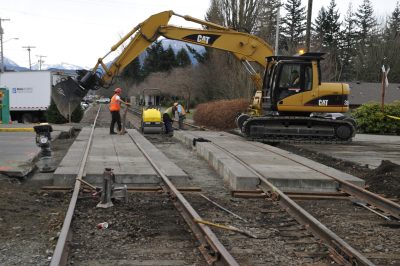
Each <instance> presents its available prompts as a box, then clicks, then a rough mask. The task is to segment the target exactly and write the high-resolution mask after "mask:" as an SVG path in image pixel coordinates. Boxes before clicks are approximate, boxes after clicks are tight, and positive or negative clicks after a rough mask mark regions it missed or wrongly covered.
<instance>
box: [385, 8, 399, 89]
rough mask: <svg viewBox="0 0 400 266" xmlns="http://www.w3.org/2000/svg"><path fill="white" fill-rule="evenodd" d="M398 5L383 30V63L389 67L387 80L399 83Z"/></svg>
mask: <svg viewBox="0 0 400 266" xmlns="http://www.w3.org/2000/svg"><path fill="white" fill-rule="evenodd" d="M399 51H400V4H399V2H397V3H396V7H395V9H394V10H393V12H392V15H391V16H390V17H389V18H388V22H387V26H386V30H385V56H384V59H385V60H384V62H383V64H385V65H386V66H390V68H391V71H390V75H389V79H390V80H391V82H396V83H400V56H399V55H398V53H399Z"/></svg>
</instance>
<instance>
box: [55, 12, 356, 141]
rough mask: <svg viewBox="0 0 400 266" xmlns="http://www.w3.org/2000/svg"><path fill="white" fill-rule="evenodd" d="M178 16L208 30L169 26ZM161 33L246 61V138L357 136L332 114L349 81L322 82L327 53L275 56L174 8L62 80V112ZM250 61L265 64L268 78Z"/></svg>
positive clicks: (343, 100)
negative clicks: (251, 90)
mask: <svg viewBox="0 0 400 266" xmlns="http://www.w3.org/2000/svg"><path fill="white" fill-rule="evenodd" d="M173 15H175V16H178V17H181V18H183V19H185V20H187V21H191V22H194V23H197V24H199V25H201V26H203V28H205V29H193V28H184V27H177V26H173V25H168V21H169V20H170V18H171V17H172V16H173ZM161 36H162V37H165V38H168V39H173V40H179V41H184V42H187V43H193V44H198V45H202V46H205V47H210V48H215V49H220V50H223V51H228V52H230V53H232V54H233V55H234V56H235V57H236V58H237V59H238V60H240V61H241V62H242V63H243V65H244V66H245V68H246V69H247V70H248V71H249V72H250V76H251V79H252V80H253V81H254V83H255V88H256V92H255V95H254V97H253V98H252V100H251V103H250V105H249V108H248V111H247V112H246V113H243V114H240V115H239V116H238V117H237V120H236V123H237V125H238V127H239V129H240V130H241V132H242V134H243V135H244V136H245V137H247V138H249V139H253V140H260V141H265V142H286V141H298V140H300V141H303V140H311V141H318V142H336V141H341V142H343V141H348V140H351V138H352V137H353V136H354V135H355V127H356V125H355V122H354V120H353V119H351V118H348V117H346V116H343V115H333V114H332V113H345V112H347V111H348V110H349V101H348V96H349V93H350V89H349V86H348V85H347V84H344V83H322V82H321V68H320V61H321V60H322V59H323V58H322V55H323V54H321V53H306V54H303V55H300V56H274V55H273V54H274V53H273V49H272V48H271V46H270V45H269V44H267V43H266V42H265V41H263V40H262V39H260V38H258V37H257V36H254V35H251V34H247V33H243V32H238V31H235V30H233V29H230V28H227V27H223V26H221V25H217V24H214V23H211V22H207V21H204V20H200V19H196V18H193V17H190V16H182V15H179V14H176V13H174V12H173V11H164V12H161V13H158V14H155V15H152V16H150V17H149V18H148V19H147V20H145V21H143V22H142V23H140V24H139V25H137V26H136V27H134V28H133V29H132V30H131V31H130V32H129V33H127V34H126V35H125V36H124V37H123V38H122V39H121V40H120V41H119V42H118V43H116V44H115V45H114V46H112V47H111V50H110V51H109V52H108V53H107V54H106V55H105V56H104V57H102V58H99V59H98V61H97V63H96V65H95V66H94V68H93V69H92V70H91V71H87V70H81V71H78V77H77V78H69V79H67V80H64V81H63V82H60V83H59V84H57V85H56V86H55V87H54V89H53V99H54V101H55V102H56V105H57V107H58V108H59V110H60V112H61V113H62V114H67V113H68V108H72V107H74V105H76V101H77V102H78V103H79V101H80V100H81V99H82V98H83V97H84V95H85V94H86V93H87V92H88V91H89V90H93V89H97V88H100V87H107V86H110V84H111V83H112V80H113V78H115V77H116V76H117V75H118V74H119V73H120V72H121V71H122V70H123V69H124V68H125V67H126V66H127V65H128V64H129V63H130V62H132V61H133V60H134V59H135V58H137V57H138V56H139V55H140V54H141V53H142V52H143V51H144V50H145V49H146V48H147V47H148V46H150V45H151V44H152V43H153V42H154V41H156V40H157V39H158V38H159V37H161ZM125 42H128V44H127V45H126V46H125V48H124V49H123V50H122V52H121V53H120V55H119V56H118V57H116V59H115V60H114V61H113V62H112V64H111V65H109V66H107V65H106V64H105V63H104V59H105V58H106V57H107V56H108V55H109V54H110V53H112V52H114V51H116V50H117V49H118V48H119V47H121V45H122V44H124V43H125ZM251 62H253V63H256V64H258V65H260V66H262V67H263V69H264V70H265V74H264V76H263V78H262V77H261V75H260V74H259V73H257V72H256V71H255V70H254V68H253V66H252V65H251V64H250V63H251Z"/></svg>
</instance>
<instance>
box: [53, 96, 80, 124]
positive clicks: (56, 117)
mask: <svg viewBox="0 0 400 266" xmlns="http://www.w3.org/2000/svg"><path fill="white" fill-rule="evenodd" d="M83 113H84V112H83V110H82V108H81V105H78V106H77V107H76V108H75V110H74V111H73V112H72V114H71V122H76V123H79V122H80V121H81V119H82V117H83ZM46 120H47V122H49V123H53V124H63V123H67V122H68V120H67V119H65V118H64V117H63V116H62V115H61V114H60V112H59V111H58V109H57V107H56V105H55V103H54V102H53V101H51V104H50V106H49V108H48V109H47V111H46Z"/></svg>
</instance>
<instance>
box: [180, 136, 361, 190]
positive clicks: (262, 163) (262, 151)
mask: <svg viewBox="0 0 400 266" xmlns="http://www.w3.org/2000/svg"><path fill="white" fill-rule="evenodd" d="M174 136H175V137H176V138H178V139H179V140H181V141H182V142H184V143H186V144H187V145H190V146H192V143H193V139H194V138H204V139H207V140H210V141H211V142H196V148H195V149H196V151H197V153H198V154H200V155H201V156H203V157H204V158H205V159H206V160H207V161H208V162H209V163H210V164H211V165H212V166H213V167H214V168H215V169H216V170H217V171H218V173H219V174H220V175H221V176H222V177H223V179H224V182H225V184H226V185H227V186H228V187H229V188H230V189H231V190H252V189H256V186H257V184H258V183H259V182H258V178H257V177H256V176H255V175H254V174H253V173H252V172H251V171H249V170H248V169H247V168H245V167H244V166H243V165H241V164H240V163H237V161H235V159H234V158H233V157H232V156H231V155H229V154H227V153H226V152H224V151H223V150H221V149H219V148H218V147H217V146H215V145H213V142H214V143H216V144H218V145H220V146H221V147H223V148H225V149H227V150H229V151H230V152H232V153H233V154H235V156H237V157H239V158H240V159H241V160H243V161H244V162H245V163H246V164H249V165H250V166H252V167H253V168H254V169H256V170H257V171H258V172H259V173H260V174H262V175H263V176H265V177H267V178H268V180H269V181H271V182H272V183H273V184H274V185H275V186H277V187H278V188H280V189H281V190H283V191H286V192H332V191H336V186H337V185H336V182H335V181H333V180H332V179H331V178H329V177H328V176H326V175H324V174H323V173H325V174H329V175H331V176H337V177H340V178H343V179H345V180H347V181H350V182H352V183H354V184H356V185H359V186H363V185H364V181H363V180H361V179H359V178H356V177H354V176H351V175H348V174H346V173H342V172H340V171H337V170H335V169H333V168H329V167H327V166H324V165H322V164H319V163H316V162H314V161H311V160H309V159H306V158H303V157H300V156H297V155H295V154H292V153H290V152H287V151H284V150H281V149H278V148H276V147H272V146H269V145H266V144H263V143H259V142H249V141H246V140H244V139H243V138H241V137H239V136H235V135H232V134H228V133H221V132H204V131H177V132H175V133H174ZM307 166H310V167H312V168H314V169H315V170H312V169H310V168H309V167H307Z"/></svg>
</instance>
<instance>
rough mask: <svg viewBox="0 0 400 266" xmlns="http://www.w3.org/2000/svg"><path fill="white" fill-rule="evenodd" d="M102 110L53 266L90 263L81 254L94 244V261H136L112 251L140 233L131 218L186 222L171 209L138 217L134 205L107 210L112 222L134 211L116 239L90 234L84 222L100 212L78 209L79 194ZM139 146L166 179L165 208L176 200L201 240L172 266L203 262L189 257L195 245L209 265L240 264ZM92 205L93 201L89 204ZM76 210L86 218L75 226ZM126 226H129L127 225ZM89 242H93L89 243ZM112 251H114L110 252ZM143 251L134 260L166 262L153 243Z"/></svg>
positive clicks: (164, 181) (155, 263)
mask: <svg viewBox="0 0 400 266" xmlns="http://www.w3.org/2000/svg"><path fill="white" fill-rule="evenodd" d="M101 109H102V108H101V105H100V106H99V108H98V111H97V115H96V118H95V120H94V123H93V126H92V130H91V133H90V136H89V141H88V144H87V146H86V149H85V153H84V156H83V159H82V163H81V165H80V167H79V171H78V175H77V177H76V179H77V181H76V182H75V186H74V190H73V193H72V197H71V200H70V204H69V208H68V210H67V213H66V216H65V220H64V223H63V226H62V230H61V233H60V236H59V239H58V241H57V245H56V248H55V251H54V254H53V257H52V260H51V265H66V264H67V263H79V262H82V261H83V262H87V261H89V264H90V262H91V258H88V257H87V254H88V253H85V254H86V255H85V257H84V258H82V257H81V256H79V254H80V252H81V251H82V248H85V249H86V248H89V247H90V246H91V247H92V248H93V247H95V248H94V249H93V255H94V256H93V259H92V260H93V261H97V262H99V260H100V263H104V262H105V263H110V262H111V263H112V262H113V261H114V262H115V261H116V260H120V259H121V257H120V256H123V258H127V261H132V258H129V256H130V254H131V253H132V251H130V253H129V254H121V253H120V252H119V253H118V254H117V256H115V255H114V256H113V254H112V252H115V249H113V248H112V246H113V245H115V242H116V241H121V242H122V244H125V243H126V242H132V241H128V240H129V238H132V237H135V236H136V235H135V234H137V233H135V232H132V228H131V227H129V226H128V225H130V224H129V221H131V220H134V221H137V220H138V219H140V220H141V221H142V222H146V221H150V223H151V222H154V219H155V218H158V219H163V218H165V217H167V219H163V220H164V221H163V225H165V224H167V225H168V224H169V226H171V227H173V226H172V225H173V224H174V223H173V221H175V223H178V224H182V222H177V220H176V217H175V219H174V218H172V219H171V217H174V216H173V215H172V214H171V213H170V212H165V213H162V214H161V215H159V214H157V216H158V217H153V219H145V220H143V217H138V213H137V212H135V210H137V209H136V208H134V207H133V206H129V205H128V206H127V207H126V208H127V209H125V211H124V210H122V212H124V214H121V213H120V212H121V211H120V212H118V213H115V212H113V211H112V210H111V211H108V210H107V211H105V216H108V218H109V219H111V221H115V220H116V219H118V218H120V217H118V216H121V215H125V212H130V213H131V214H132V215H131V217H126V216H124V217H123V219H122V223H119V225H118V226H116V227H115V230H113V231H118V234H116V235H115V236H112V235H111V240H112V241H110V235H108V236H109V237H107V240H108V241H104V242H99V241H98V240H99V238H98V237H97V238H96V237H95V236H93V237H90V235H92V234H93V230H87V229H86V230H85V226H84V223H88V222H89V223H90V222H93V221H94V219H95V217H97V219H98V218H99V217H98V215H99V212H98V211H93V210H91V208H89V209H86V208H85V209H84V210H82V209H81V210H78V211H75V209H76V206H77V201H78V196H79V194H80V191H81V183H83V181H82V178H83V174H84V171H85V165H86V161H87V158H88V155H89V151H90V146H91V143H92V140H93V134H94V129H95V127H96V121H97V118H98V117H99V114H100V113H101ZM132 140H133V139H132ZM133 141H134V140H133ZM136 145H137V146H138V148H139V150H140V151H141V152H142V153H143V155H144V157H146V159H147V160H148V161H149V162H150V164H151V165H152V167H153V168H154V170H155V171H156V172H157V173H158V174H159V176H160V177H161V178H162V184H161V187H162V189H163V192H164V194H165V195H168V196H169V199H170V204H169V206H168V205H167V206H166V208H165V209H166V210H168V209H171V202H172V203H173V205H174V206H175V209H176V210H177V211H178V212H179V214H180V215H181V217H182V218H183V220H184V221H185V222H186V225H187V226H188V227H189V228H190V230H191V232H192V236H194V237H195V238H196V240H197V243H196V245H194V244H192V245H189V247H186V250H185V249H184V248H181V249H179V251H178V252H177V253H178V255H176V256H172V258H171V261H170V263H171V265H174V264H182V265H185V264H187V263H188V262H189V263H190V264H192V263H195V264H197V263H198V262H199V259H198V258H197V256H196V254H192V257H194V258H190V257H189V256H188V255H189V254H190V253H194V252H193V248H194V247H197V248H198V250H199V251H200V253H201V254H202V255H203V257H204V260H205V261H206V262H207V264H208V265H238V263H237V262H236V261H235V259H234V258H233V257H232V256H231V255H230V253H229V252H227V250H226V249H225V247H224V246H223V245H222V244H221V243H220V242H219V240H218V238H217V237H216V236H215V235H214V233H213V232H212V231H211V230H210V228H209V227H208V226H205V225H204V224H202V223H199V222H198V221H202V220H203V219H202V218H201V217H200V216H199V214H198V213H197V212H196V211H195V210H194V209H193V207H192V206H191V205H190V204H189V203H188V202H187V200H186V199H185V197H184V196H183V195H182V194H181V193H180V192H179V191H178V190H177V188H176V187H175V186H174V185H173V184H172V182H171V181H170V180H169V179H168V178H167V177H166V176H165V175H164V174H163V172H162V170H160V169H159V168H158V167H157V165H156V164H155V163H154V162H153V159H152V158H151V157H150V156H149V155H148V154H147V153H146V151H145V150H144V149H143V148H142V147H141V146H140V145H139V144H138V143H136ZM140 200H143V199H142V198H141V199H140ZM165 200H166V198H165V199H164V201H165ZM164 201H161V202H160V199H158V204H157V202H156V205H157V206H159V205H161V206H162V203H164ZM90 206H91V205H90V204H89V207H90ZM92 207H93V206H92ZM141 207H142V208H144V209H145V210H146V211H145V212H144V213H143V215H146V216H147V218H150V217H148V216H149V215H150V216H151V214H154V213H153V212H151V210H150V211H149V209H146V207H145V206H141ZM147 208H148V206H147ZM74 213H75V218H76V217H78V218H79V217H81V218H82V219H83V221H81V223H80V221H79V219H78V221H77V222H74V226H71V225H72V219H73V218H74ZM87 213H89V215H87ZM107 214H108V215H107ZM113 215H117V217H112V216H113ZM125 223H128V224H125ZM139 224H140V223H139ZM108 225H110V224H108ZM111 225H112V223H111ZM124 225H125V226H126V227H127V228H124ZM181 226H182V225H181ZM92 227H93V225H92ZM121 227H122V228H121ZM80 228H83V230H79V229H80ZM106 228H107V227H106ZM74 229H75V230H74ZM124 229H126V230H124ZM140 229H142V228H140ZM169 229H170V228H169ZM120 230H121V231H122V233H121V232H120ZM173 230H177V229H174V228H173ZM74 231H75V232H78V233H75V234H77V235H78V237H77V238H74V236H73V232H74ZM136 231H139V232H140V230H136ZM183 231H185V230H183ZM177 233H178V235H182V230H181V231H180V232H177ZM82 234H83V235H84V234H89V237H84V238H83V239H82V240H80V237H82ZM132 234H133V235H132ZM155 234H157V233H155ZM71 239H72V240H71ZM88 239H89V241H88ZM100 239H101V238H100ZM91 240H93V241H91ZM71 241H72V243H73V245H72V247H71V246H70V245H69V243H70V242H71ZM87 242H89V243H87ZM143 242H146V239H143ZM74 244H75V245H74ZM143 244H144V243H143ZM131 245H132V244H131ZM130 248H131V247H129V250H130ZM70 250H71V254H72V255H70ZM110 250H111V251H112V252H110ZM188 250H189V252H188ZM141 251H142V252H140V254H136V255H134V257H133V259H136V258H138V260H140V261H142V260H143V259H144V260H146V259H149V258H148V257H151V261H150V263H151V264H153V265H158V264H159V263H161V262H165V256H164V255H165V254H161V255H162V256H161V258H160V259H157V258H155V257H156V256H155V252H154V251H155V250H154V249H152V248H151V246H149V247H148V248H147V249H142V250H141ZM145 251H147V255H143V254H144V253H146V252H145ZM171 251H172V248H170V249H169V252H171ZM98 254H101V256H98ZM103 255H104V256H103ZM135 256H136V257H135ZM169 256H171V254H169Z"/></svg>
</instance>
